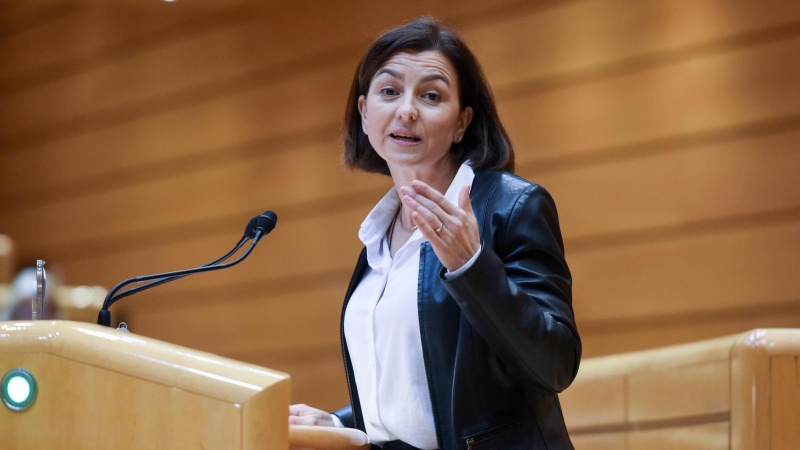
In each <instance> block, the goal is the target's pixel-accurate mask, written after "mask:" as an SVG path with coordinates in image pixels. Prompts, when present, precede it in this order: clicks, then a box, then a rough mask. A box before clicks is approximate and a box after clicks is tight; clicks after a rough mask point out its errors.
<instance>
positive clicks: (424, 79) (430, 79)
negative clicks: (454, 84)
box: [419, 73, 450, 87]
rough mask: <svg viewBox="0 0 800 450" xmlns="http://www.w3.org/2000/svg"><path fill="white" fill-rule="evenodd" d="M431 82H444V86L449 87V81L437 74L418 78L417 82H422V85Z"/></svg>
mask: <svg viewBox="0 0 800 450" xmlns="http://www.w3.org/2000/svg"><path fill="white" fill-rule="evenodd" d="M433 80H442V82H444V84H446V85H447V86H448V87H449V86H450V80H448V79H447V78H446V77H445V76H444V75H442V74H438V73H432V74H430V75H425V76H424V77H422V78H420V80H419V81H420V82H422V83H427V82H429V81H433Z"/></svg>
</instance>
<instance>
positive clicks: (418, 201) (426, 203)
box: [400, 187, 452, 223]
mask: <svg viewBox="0 0 800 450" xmlns="http://www.w3.org/2000/svg"><path fill="white" fill-rule="evenodd" d="M400 192H401V193H403V195H404V197H403V198H406V197H408V198H411V199H412V200H413V202H414V204H413V206H412V204H411V202H405V203H408V204H409V207H412V209H413V208H414V207H415V206H421V207H422V208H425V209H426V210H428V211H430V212H431V213H432V214H433V215H435V216H436V217H437V218H438V219H439V221H440V222H443V223H449V222H451V220H452V219H451V218H452V216H451V215H450V214H448V213H447V212H445V211H444V210H443V209H442V208H441V207H440V206H439V204H437V203H435V202H434V201H433V200H431V199H429V198H427V197H424V196H422V195H419V194H418V193H417V192H416V191H414V190H413V189H411V188H406V187H403V188H401V189H400Z"/></svg>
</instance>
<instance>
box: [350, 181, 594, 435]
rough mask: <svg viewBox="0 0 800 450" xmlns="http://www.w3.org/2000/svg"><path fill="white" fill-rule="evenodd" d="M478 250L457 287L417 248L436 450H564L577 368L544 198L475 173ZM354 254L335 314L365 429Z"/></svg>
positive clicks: (567, 298) (356, 419)
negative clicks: (354, 315) (348, 323)
mask: <svg viewBox="0 0 800 450" xmlns="http://www.w3.org/2000/svg"><path fill="white" fill-rule="evenodd" d="M470 198H471V201H472V207H473V209H474V211H475V215H476V217H477V219H478V227H479V230H480V233H481V238H482V240H483V250H482V252H481V254H480V256H479V257H478V258H477V259H476V260H475V262H474V264H473V265H472V267H470V268H469V269H468V270H467V271H466V272H464V273H463V274H462V275H461V276H459V277H458V278H456V279H454V280H450V281H446V280H445V279H444V276H443V273H444V270H445V269H444V267H443V266H442V264H441V263H440V262H439V259H438V258H437V257H436V254H435V253H434V252H433V249H432V248H431V246H430V244H429V243H427V242H425V243H423V244H422V246H421V248H420V268H419V290H418V295H417V303H418V305H419V327H420V333H421V337H422V347H423V348H422V350H423V352H422V353H423V358H424V362H425V372H426V374H427V378H428V390H429V392H430V397H431V403H432V410H433V418H434V424H435V427H436V440H437V442H438V444H439V449H440V450H454V449H467V448H474V449H475V450H481V449H504V450H511V449H549V450H560V449H572V448H573V447H572V443H571V442H570V440H569V436H568V434H567V429H566V426H565V425H564V418H563V415H562V413H561V406H560V404H559V402H558V397H557V395H556V394H557V393H558V392H561V391H562V390H564V389H565V388H566V387H567V386H569V384H570V383H571V382H572V380H573V379H574V378H575V374H576V373H577V371H578V364H579V362H580V357H581V342H580V338H579V337H578V331H577V329H576V326H575V317H574V314H573V311H572V293H571V292H572V288H571V286H572V279H571V276H570V272H569V268H568V267H567V264H566V261H565V260H564V247H563V243H562V239H561V232H560V230H559V226H558V216H557V214H556V207H555V203H553V199H552V198H551V197H550V195H549V194H548V193H547V191H545V190H544V188H542V187H540V186H538V185H536V184H533V183H530V182H528V181H525V180H523V179H521V178H519V177H516V176H514V175H512V174H509V173H506V172H478V173H476V174H475V179H474V181H473V183H472V191H471V193H470ZM367 267H368V265H367V259H366V253H365V251H362V252H361V256H360V257H359V259H358V264H357V265H356V269H355V273H354V274H353V278H352V280H351V281H350V286H349V288H348V289H347V294H346V297H345V300H344V307H343V308H342V337H341V339H342V353H343V356H344V366H345V371H346V375H347V385H348V388H349V390H350V403H351V405H350V406H347V407H345V408H342V409H340V410H339V411H336V412H335V413H334V414H336V415H337V416H338V417H339V418H340V419H341V420H342V423H344V424H345V426H348V427H352V428H358V429H360V430H362V431H364V420H363V417H362V414H361V407H360V403H359V399H358V390H357V389H356V384H355V377H354V374H353V369H352V364H351V362H350V355H349V353H348V351H347V342H346V341H345V337H344V311H345V309H346V308H347V303H348V301H349V299H350V296H351V295H352V294H353V291H354V290H355V288H356V286H357V285H358V283H359V281H360V280H361V278H362V277H363V276H364V273H365V271H366V269H367Z"/></svg>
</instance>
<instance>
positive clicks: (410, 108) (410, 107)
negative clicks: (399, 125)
mask: <svg viewBox="0 0 800 450" xmlns="http://www.w3.org/2000/svg"><path fill="white" fill-rule="evenodd" d="M417 117H418V112H417V107H416V105H414V101H413V99H411V98H406V99H403V100H402V102H401V103H400V105H399V106H398V107H397V118H398V119H399V120H410V121H413V120H417Z"/></svg>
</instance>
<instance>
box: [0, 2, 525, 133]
mask: <svg viewBox="0 0 800 450" xmlns="http://www.w3.org/2000/svg"><path fill="white" fill-rule="evenodd" d="M321 3H322V2H319V1H314V2H305V3H302V2H300V3H298V4H293V5H291V6H289V7H286V6H284V7H283V8H281V7H279V8H274V7H261V8H255V7H248V8H244V7H239V8H238V9H234V10H233V11H232V12H229V16H231V17H220V19H219V20H217V21H215V22H214V23H216V26H215V27H213V28H212V27H209V26H208V23H206V22H208V21H201V25H204V26H205V27H204V28H203V29H204V30H205V31H206V32H205V33H197V32H196V29H197V28H199V27H198V26H195V27H187V31H186V32H185V33H183V34H180V35H178V36H175V35H168V36H164V37H163V38H162V40H163V41H164V42H163V43H162V44H161V45H160V46H151V48H147V49H144V51H139V52H135V53H134V52H132V54H130V55H129V57H128V58H125V59H124V60H119V61H115V60H112V59H111V58H108V57H106V59H108V61H107V63H106V64H99V65H96V67H88V68H87V69H88V70H86V71H82V72H79V73H75V74H69V73H68V74H66V75H70V76H67V77H64V79H62V80H54V82H51V83H47V84H45V85H43V86H41V87H34V88H33V89H26V90H24V91H20V92H19V94H17V95H12V96H11V97H10V98H8V99H6V100H7V101H10V102H11V103H10V105H9V106H11V107H10V108H9V109H18V108H16V106H19V107H20V108H19V110H20V113H21V114H19V115H17V116H16V117H12V118H11V119H12V120H14V121H15V122H14V123H15V124H16V125H17V126H18V127H19V128H22V129H30V128H37V127H41V126H42V125H45V124H47V123H48V122H53V121H59V120H64V119H67V118H69V117H70V116H74V115H75V111H76V110H79V111H81V115H84V116H88V117H87V118H89V119H91V116H92V114H93V113H97V112H99V111H102V110H104V109H108V108H115V107H128V108H130V107H131V105H136V104H141V103H142V102H145V103H149V102H150V101H152V99H154V98H157V97H159V96H163V95H164V94H169V93H172V92H175V91H191V92H193V93H194V94H195V95H203V92H204V93H205V95H206V96H208V95H211V96H214V95H215V94H214V93H213V92H211V91H215V90H219V91H222V92H223V93H224V92H227V91H230V90H237V91H241V90H246V89H248V88H251V86H252V85H254V84H256V85H258V84H261V83H265V82H268V80H264V79H263V78H264V73H265V72H266V73H269V72H270V71H274V70H275V68H278V67H284V66H286V67H289V68H291V67H292V66H295V67H296V66H300V67H299V68H301V70H314V69H315V68H319V67H324V66H326V65H330V64H331V63H332V62H335V61H337V60H340V59H342V58H343V57H345V58H348V59H350V60H352V61H355V60H356V58H358V56H359V55H360V52H361V49H362V48H363V47H364V46H365V44H366V43H367V42H368V39H369V38H368V37H367V36H365V35H364V32H363V31H362V30H363V28H361V27H352V26H349V27H348V26H346V24H347V23H351V24H357V23H363V22H371V24H372V26H375V27H376V31H378V30H381V29H383V28H387V27H389V26H392V25H394V24H396V23H398V22H402V21H403V20H406V18H408V17H413V16H414V15H419V14H425V13H434V14H439V15H443V16H449V17H458V16H459V15H462V14H475V13H476V12H478V11H480V12H482V11H488V12H489V13H491V12H492V11H493V10H502V9H503V8H504V6H505V5H504V4H503V3H509V0H506V1H504V2H494V4H493V5H487V4H486V3H485V2H480V1H477V0H472V1H469V2H463V1H462V2H452V1H451V2H441V4H430V3H429V2H424V1H419V0H417V1H414V2H403V4H402V5H397V6H398V7H397V8H391V9H389V10H387V11H384V13H383V14H381V15H380V19H379V20H378V22H377V23H375V19H377V18H378V16H376V10H375V7H374V6H368V5H367V2H361V3H362V4H363V5H364V6H365V7H363V8H353V9H352V10H351V9H344V10H338V9H337V10H336V11H328V13H327V14H315V13H314V12H315V10H318V9H319V8H320V7H321V6H322V5H321ZM165 6H166V7H167V8H168V7H169V5H165ZM431 6H433V8H431ZM533 6H534V5H531V6H530V7H529V9H533ZM334 9H335V8H334ZM149 13H150V14H153V12H149ZM224 19H228V20H224ZM133 23H135V21H133ZM297 23H303V24H304V27H297V26H296V24H297ZM83 29H85V28H83ZM89 29H93V28H89ZM310 29H313V30H314V33H308V32H307V30H310ZM101 31H102V30H101ZM232 49H235V50H234V51H232ZM351 65H354V64H351ZM290 70H291V69H290ZM296 70H297V68H295V71H296ZM133 74H135V76H132V75H133ZM22 82H23V81H22V80H20V81H19V82H18V83H22ZM9 84H12V83H9ZM87 84H90V86H91V88H90V89H87ZM345 86H347V85H346V84H345ZM12 87H13V86H10V87H9V88H7V89H9V90H10V89H12ZM76 91H78V92H81V93H82V95H81V96H80V100H81V102H82V104H81V105H80V107H79V108H74V107H73V108H70V107H69V100H71V98H70V97H66V98H61V97H60V96H69V95H70V93H74V92H76ZM73 95H74V94H73ZM216 95H219V94H216ZM65 100H66V102H65ZM65 103H66V105H65ZM53 104H55V105H62V106H66V107H65V108H61V109H53V110H50V111H41V110H39V108H36V106H44V105H53ZM12 105H13V106H12ZM76 106H77V105H76ZM32 107H33V108H32ZM26 112H28V114H26Z"/></svg>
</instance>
